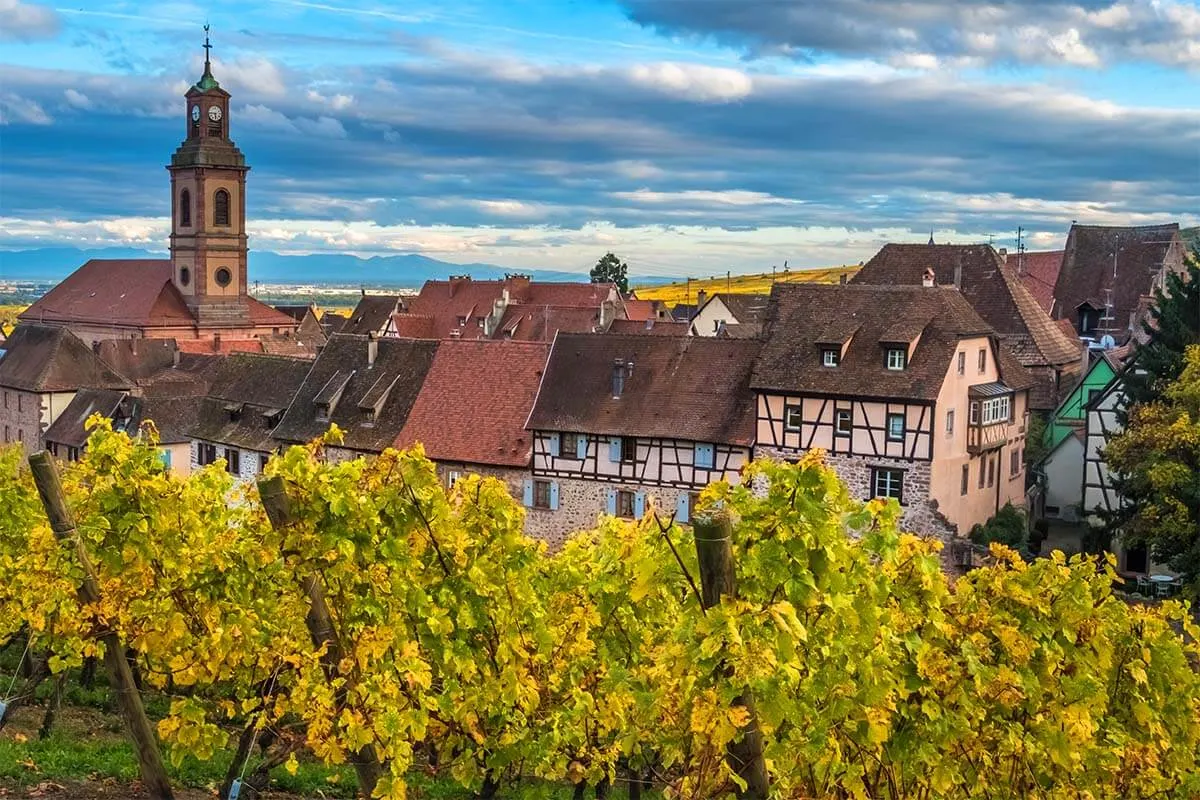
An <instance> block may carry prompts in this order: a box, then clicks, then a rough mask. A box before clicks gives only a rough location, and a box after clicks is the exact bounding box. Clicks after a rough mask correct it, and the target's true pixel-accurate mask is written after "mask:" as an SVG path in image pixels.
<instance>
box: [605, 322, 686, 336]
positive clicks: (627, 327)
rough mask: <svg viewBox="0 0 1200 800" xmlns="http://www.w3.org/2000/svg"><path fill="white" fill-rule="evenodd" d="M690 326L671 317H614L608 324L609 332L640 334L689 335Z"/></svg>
mask: <svg viewBox="0 0 1200 800" xmlns="http://www.w3.org/2000/svg"><path fill="white" fill-rule="evenodd" d="M690 327H691V326H690V325H688V323H686V322H676V321H675V320H671V319H654V318H649V319H642V320H636V319H614V320H613V321H612V324H611V325H609V326H608V332H609V333H624V334H636V335H639V336H687V335H688V329H689V328H690Z"/></svg>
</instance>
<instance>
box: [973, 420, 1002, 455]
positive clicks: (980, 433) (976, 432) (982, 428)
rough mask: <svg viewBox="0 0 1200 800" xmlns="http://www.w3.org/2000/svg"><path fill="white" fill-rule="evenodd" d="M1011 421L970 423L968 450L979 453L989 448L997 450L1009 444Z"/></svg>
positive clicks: (974, 453)
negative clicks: (984, 423)
mask: <svg viewBox="0 0 1200 800" xmlns="http://www.w3.org/2000/svg"><path fill="white" fill-rule="evenodd" d="M1011 428H1012V423H1011V422H1000V423H996V424H995V425H968V426H967V452H968V453H970V454H971V455H973V456H975V455H979V454H980V453H986V452H987V451H989V450H995V449H996V448H998V447H1003V446H1004V445H1006V444H1008V439H1009V431H1010V429H1011Z"/></svg>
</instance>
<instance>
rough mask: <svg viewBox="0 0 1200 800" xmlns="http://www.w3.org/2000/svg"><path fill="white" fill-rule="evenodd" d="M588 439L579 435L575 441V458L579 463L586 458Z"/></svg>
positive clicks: (583, 435)
mask: <svg viewBox="0 0 1200 800" xmlns="http://www.w3.org/2000/svg"><path fill="white" fill-rule="evenodd" d="M587 445H588V437H587V436H586V435H585V434H582V433H581V434H579V438H577V439H576V440H575V457H576V458H578V459H579V460H580V461H582V460H584V459H585V458H587Z"/></svg>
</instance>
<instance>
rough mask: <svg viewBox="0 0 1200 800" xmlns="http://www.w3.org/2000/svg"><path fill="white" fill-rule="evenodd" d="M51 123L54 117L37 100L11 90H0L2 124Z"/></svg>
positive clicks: (0, 121)
mask: <svg viewBox="0 0 1200 800" xmlns="http://www.w3.org/2000/svg"><path fill="white" fill-rule="evenodd" d="M21 122H24V123H27V124H29V125H49V124H51V123H52V122H54V119H53V118H52V117H51V116H50V115H49V114H47V113H46V110H45V109H44V108H42V107H41V105H39V104H38V103H37V102H35V101H33V100H30V99H29V98H27V97H21V96H20V95H16V94H13V93H11V92H0V125H14V124H16V123H21Z"/></svg>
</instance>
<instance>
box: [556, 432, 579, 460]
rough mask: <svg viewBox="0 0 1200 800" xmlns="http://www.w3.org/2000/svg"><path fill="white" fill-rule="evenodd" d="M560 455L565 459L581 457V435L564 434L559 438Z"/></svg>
mask: <svg viewBox="0 0 1200 800" xmlns="http://www.w3.org/2000/svg"><path fill="white" fill-rule="evenodd" d="M558 446H559V450H558V452H559V454H560V455H561V456H562V457H563V458H578V457H579V434H578V433H564V434H562V436H561V437H560V438H559V445H558Z"/></svg>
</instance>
